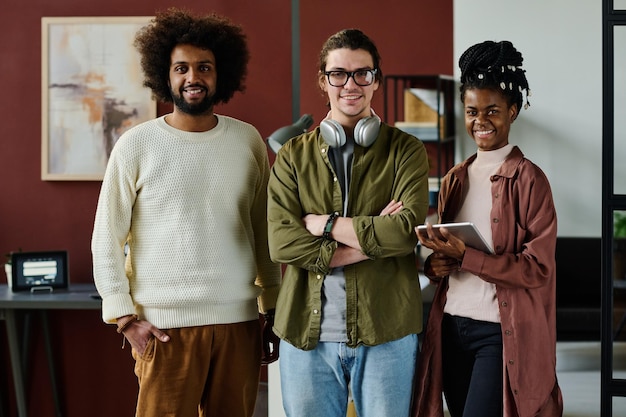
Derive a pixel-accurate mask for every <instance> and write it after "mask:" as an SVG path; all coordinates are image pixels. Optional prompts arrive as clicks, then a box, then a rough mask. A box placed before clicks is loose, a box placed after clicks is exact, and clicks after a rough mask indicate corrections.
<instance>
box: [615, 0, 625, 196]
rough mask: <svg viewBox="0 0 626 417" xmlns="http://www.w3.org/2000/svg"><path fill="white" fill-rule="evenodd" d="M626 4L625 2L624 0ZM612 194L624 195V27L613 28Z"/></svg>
mask: <svg viewBox="0 0 626 417" xmlns="http://www.w3.org/2000/svg"><path fill="white" fill-rule="evenodd" d="M624 2H625V3H626V0H624ZM613 33H614V46H613V55H614V62H615V67H614V72H613V74H614V83H615V88H614V89H613V91H614V94H615V98H614V101H613V102H614V106H615V112H614V118H613V120H614V129H615V134H614V141H613V144H614V154H613V161H614V176H613V178H614V182H615V185H614V191H613V193H614V194H626V77H624V74H626V26H615V27H614V32H613Z"/></svg>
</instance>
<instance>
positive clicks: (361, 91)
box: [319, 48, 379, 127]
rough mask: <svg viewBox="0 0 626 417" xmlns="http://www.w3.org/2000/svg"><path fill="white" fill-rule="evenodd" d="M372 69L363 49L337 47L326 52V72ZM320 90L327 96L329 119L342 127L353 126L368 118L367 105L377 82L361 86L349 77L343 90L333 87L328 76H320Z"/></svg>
mask: <svg viewBox="0 0 626 417" xmlns="http://www.w3.org/2000/svg"><path fill="white" fill-rule="evenodd" d="M363 69H365V70H367V69H374V62H373V59H372V56H371V55H370V53H369V52H368V51H366V50H365V49H355V50H353V49H350V48H340V49H334V50H332V51H330V52H329V53H328V56H327V59H326V69H325V70H326V71H356V70H363ZM319 83H320V87H321V88H322V90H323V91H324V92H326V94H327V95H328V101H329V103H330V111H331V118H332V119H333V120H336V121H338V122H339V123H341V124H342V125H343V126H344V127H354V126H355V125H356V123H357V122H358V121H359V120H360V119H362V118H363V117H367V116H371V108H370V103H371V101H372V97H373V96H374V91H376V90H377V89H378V85H379V81H378V80H374V82H373V83H372V84H370V85H367V86H360V85H357V84H356V83H355V82H354V78H352V77H350V78H349V79H348V82H346V84H345V85H344V86H343V87H333V86H332V85H330V84H329V83H328V77H326V76H325V75H324V74H323V73H320V77H319Z"/></svg>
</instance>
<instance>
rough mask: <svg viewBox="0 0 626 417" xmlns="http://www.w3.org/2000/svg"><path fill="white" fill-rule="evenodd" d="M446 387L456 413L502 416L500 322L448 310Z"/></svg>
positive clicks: (462, 416)
mask: <svg viewBox="0 0 626 417" xmlns="http://www.w3.org/2000/svg"><path fill="white" fill-rule="evenodd" d="M442 330H443V333H442V335H443V391H444V395H445V397H446V403H447V405H448V410H449V411H450V415H451V416H452V417H502V378H503V376H502V332H501V327H500V324H499V323H491V322H485V321H477V320H472V319H469V318H466V317H458V316H451V315H449V314H444V318H443V324H442Z"/></svg>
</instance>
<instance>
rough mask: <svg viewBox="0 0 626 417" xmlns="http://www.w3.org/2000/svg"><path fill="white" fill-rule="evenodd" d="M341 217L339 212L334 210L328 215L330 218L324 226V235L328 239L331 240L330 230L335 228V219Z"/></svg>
mask: <svg viewBox="0 0 626 417" xmlns="http://www.w3.org/2000/svg"><path fill="white" fill-rule="evenodd" d="M337 217H339V213H338V212H336V211H335V212H332V213H330V215H329V216H328V220H326V226H324V233H322V237H323V238H324V239H326V240H330V231H331V230H333V225H334V224H335V220H336V219H337Z"/></svg>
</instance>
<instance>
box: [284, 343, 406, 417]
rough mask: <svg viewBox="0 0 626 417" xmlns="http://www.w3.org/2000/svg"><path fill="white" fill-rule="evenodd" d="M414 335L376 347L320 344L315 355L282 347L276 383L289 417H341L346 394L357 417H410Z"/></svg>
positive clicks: (288, 346)
mask: <svg viewBox="0 0 626 417" xmlns="http://www.w3.org/2000/svg"><path fill="white" fill-rule="evenodd" d="M417 355H418V343H417V335H415V334H413V335H409V336H406V337H403V338H402V339H399V340H394V341H392V342H388V343H384V344H381V345H377V346H363V345H359V346H357V347H356V348H351V347H348V346H346V344H345V343H334V342H320V343H319V344H318V345H317V347H316V348H315V349H314V350H310V351H304V350H300V349H297V348H295V347H293V346H292V345H290V344H289V343H287V342H285V341H281V342H280V362H279V363H280V379H281V388H282V396H283V407H284V409H285V413H286V415H287V417H345V416H346V412H347V408H348V395H349V394H348V393H349V390H350V393H351V395H352V399H353V401H354V407H355V409H356V413H357V415H358V416H359V417H405V416H408V415H409V408H410V406H411V394H412V392H413V377H414V375H415V364H416V361H417Z"/></svg>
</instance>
